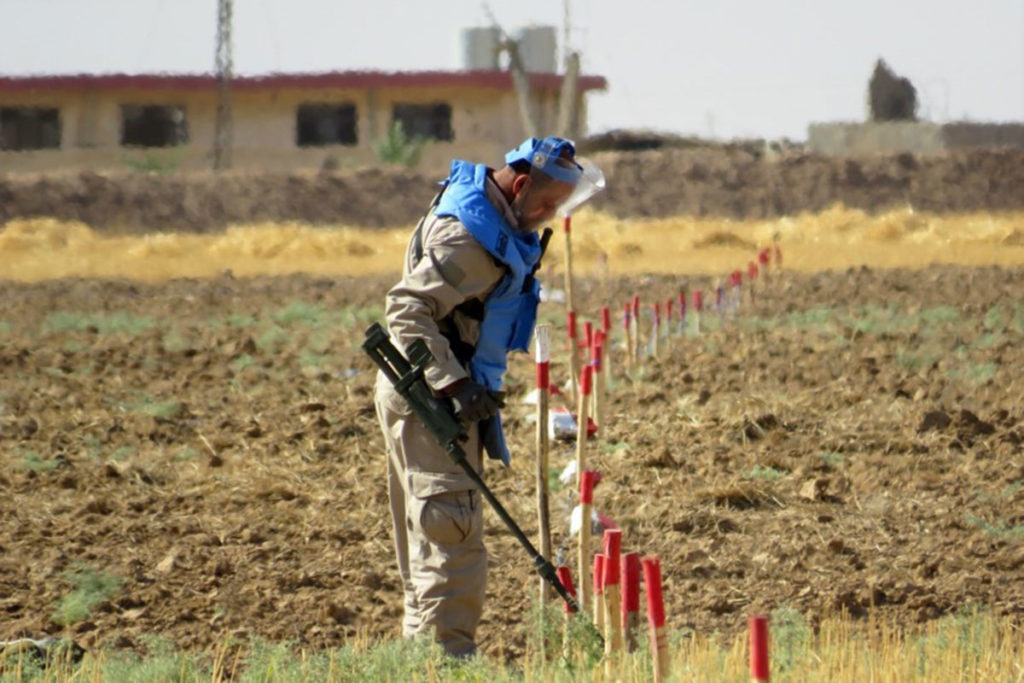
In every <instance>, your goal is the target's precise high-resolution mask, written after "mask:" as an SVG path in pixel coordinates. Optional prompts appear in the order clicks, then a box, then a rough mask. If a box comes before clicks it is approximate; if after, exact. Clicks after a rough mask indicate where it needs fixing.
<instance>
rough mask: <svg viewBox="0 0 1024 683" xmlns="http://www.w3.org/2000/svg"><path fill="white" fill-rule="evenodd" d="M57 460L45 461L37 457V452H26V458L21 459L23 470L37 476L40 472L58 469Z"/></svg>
mask: <svg viewBox="0 0 1024 683" xmlns="http://www.w3.org/2000/svg"><path fill="white" fill-rule="evenodd" d="M57 465H58V463H57V461H56V460H45V459H43V458H40V457H39V456H38V455H36V452H35V451H25V454H24V456H22V458H21V468H22V469H23V470H28V471H30V472H35V473H36V474H38V473H40V472H49V471H51V470H54V469H57Z"/></svg>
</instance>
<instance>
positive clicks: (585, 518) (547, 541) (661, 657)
mask: <svg viewBox="0 0 1024 683" xmlns="http://www.w3.org/2000/svg"><path fill="white" fill-rule="evenodd" d="M773 257H774V258H773ZM772 261H774V263H772ZM781 265H782V252H781V249H780V248H779V246H778V245H777V244H775V245H774V247H773V248H772V249H768V248H766V249H762V250H761V251H760V252H759V253H758V257H757V262H754V261H751V262H750V263H749V264H748V267H747V280H748V282H749V286H748V287H747V290H748V291H749V292H750V300H751V303H753V296H754V282H755V280H756V279H757V278H758V275H760V274H764V275H765V276H768V274H769V267H770V266H774V268H773V270H775V271H778V270H780V269H781ZM730 282H731V289H730V291H729V292H726V291H725V288H724V286H722V285H721V284H717V285H716V287H715V295H714V296H715V301H714V304H713V306H714V310H716V311H717V312H718V313H719V314H720V315H723V316H724V315H726V314H727V313H730V312H733V313H734V312H735V311H736V309H737V308H738V307H739V305H740V301H741V298H742V286H743V273H742V271H739V270H736V271H733V273H732V274H731V278H730ZM677 301H678V304H679V334H684V333H685V332H686V329H687V327H686V325H687V297H686V294H685V292H680V294H679V296H678V299H677ZM567 304H568V305H569V306H570V309H569V310H568V312H567V322H568V337H569V344H570V367H571V369H572V377H573V379H572V380H570V382H571V384H572V389H573V395H574V396H573V398H574V400H575V401H576V402H577V404H578V411H577V416H576V430H577V431H576V458H575V462H574V463H571V464H570V467H568V468H567V470H566V473H568V474H570V479H571V476H572V475H575V474H576V473H581V474H580V477H579V481H580V488H579V507H578V508H577V510H576V511H574V514H573V515H572V517H573V518H575V517H576V514H575V513H576V512H579V518H578V519H579V524H578V533H579V546H578V550H579V557H578V568H579V571H580V572H581V574H582V573H583V572H584V571H586V570H587V569H588V568H590V567H591V557H590V544H591V539H590V537H591V524H590V521H591V519H592V516H595V515H594V512H595V511H594V510H593V489H594V485H595V483H596V482H597V481H600V478H601V475H600V473H598V472H596V471H594V470H589V469H587V468H586V467H585V464H586V442H587V439H588V437H589V436H591V435H593V434H594V433H596V430H597V428H598V427H603V426H604V424H605V422H604V421H605V415H604V414H603V403H604V391H605V389H606V387H607V384H608V381H607V380H608V378H609V375H610V367H609V364H608V363H607V362H605V355H604V349H605V345H606V343H607V340H608V339H609V336H610V333H611V311H610V309H609V307H607V306H605V307H603V308H602V310H601V328H600V329H597V330H594V329H593V325H592V324H591V323H589V322H586V323H584V338H583V340H582V342H583V343H582V344H581V343H580V341H581V340H580V339H579V335H578V328H577V319H576V314H575V311H573V310H572V309H571V298H570V299H569V300H568V301H567ZM704 309H705V301H704V296H703V291H702V290H699V289H697V290H694V291H693V311H694V315H695V327H694V329H695V331H696V333H699V332H700V316H701V315H702V313H703V312H704ZM665 312H666V322H667V325H666V328H665V329H666V331H665V332H664V333H663V330H662V325H661V306H660V304H657V303H656V304H654V305H653V306H652V313H653V327H652V331H651V335H650V338H649V342H648V345H647V351H648V353H649V354H650V355H653V356H657V354H658V340H659V338H660V337H662V336H663V334H664V335H666V336H668V335H671V329H672V314H673V300H672V299H668V300H667V301H666V302H665ZM639 314H640V299H639V296H634V297H633V299H632V301H631V302H629V303H627V304H626V305H625V306H624V307H623V342H624V343H623V347H624V349H625V350H626V351H627V353H626V365H627V367H632V366H635V365H638V364H639V363H640V361H641V355H640V340H639V331H638V327H639V324H637V325H633V324H632V323H633V321H639ZM549 335H550V332H549V329H548V327H547V326H539V327H538V329H537V339H536V342H537V345H536V359H537V389H538V396H539V398H540V400H539V401H538V421H537V451H538V452H537V457H538V460H537V466H538V467H537V483H538V511H539V514H540V518H541V519H540V522H541V523H540V528H541V546H542V549H543V550H542V552H544V553H545V554H546V555H548V556H549V554H550V551H551V538H550V526H549V518H548V510H547V472H548V467H547V464H548V457H547V455H548V453H547V452H548V436H549V435H548V415H547V412H548V401H547V397H548V394H549V393H554V392H556V391H557V390H556V389H555V388H554V387H552V386H551V384H550V340H549ZM580 348H582V349H584V350H589V351H590V360H589V362H588V363H586V364H585V365H583V367H580V365H579V359H578V351H579V349H580ZM577 378H578V386H577V382H576V381H575V380H576V379H577ZM591 415H593V418H594V419H593V420H591ZM595 423H596V424H595ZM572 465H575V467H572ZM566 473H563V478H565V477H564V474H566ZM596 516H597V517H598V519H599V520H600V522H601V526H602V527H604V529H603V531H604V537H603V541H604V552H603V553H600V554H597V555H594V556H593V564H592V568H593V575H592V577H593V581H592V584H591V583H588V582H587V581H581V582H580V592H581V595H580V596H579V601H580V604H581V605H582V606H583V608H584V609H589V608H590V606H592V609H593V614H594V622H595V625H597V627H598V628H599V629H601V630H602V631H603V635H604V642H605V653H606V664H605V666H606V667H607V668H606V671H607V673H608V674H609V675H610V676H611V675H613V673H612V672H613V671H614V655H615V653H617V652H620V651H622V650H623V649H625V650H627V651H630V652H632V651H633V650H635V648H636V633H635V631H636V629H637V627H638V625H639V576H640V569H641V567H642V568H643V574H644V583H645V586H646V595H647V607H648V620H649V626H650V641H651V652H652V658H653V662H654V674H655V680H656V681H661V680H664V679H665V677H667V675H668V670H669V662H670V656H669V650H668V644H667V639H666V633H665V612H664V604H663V600H662V592H661V565H660V560H659V558H658V557H657V556H652V557H648V558H645V559H643V560H642V561H641V560H640V556H639V555H638V554H637V553H628V554H626V555H625V556H622V555H621V545H622V532H621V530H620V529H618V528H616V525H615V523H614V521H612V520H610V519H608V518H605V517H603V516H601V515H599V514H598V515H596ZM572 526H573V527H576V526H577V525H576V524H573V525H572ZM575 530H576V529H573V531H575ZM570 533H571V535H573V534H572V532H570ZM558 575H559V579H560V581H561V582H562V583H563V585H565V586H566V588H568V589H569V590H570V592H572V593H573V595H575V594H576V593H575V590H574V589H573V584H572V576H571V573H570V570H569V568H568V567H566V566H559V567H558ZM591 586H592V587H593V590H591ZM546 599H547V587H546V586H544V585H543V584H542V586H541V600H542V604H543V603H544V602H546ZM620 604H621V608H619V607H620ZM750 629H751V631H750V633H751V641H750V643H751V677H752V679H753V680H755V681H767V680H768V651H767V619H766V618H765V617H763V616H760V615H757V616H753V617H751V619H750Z"/></svg>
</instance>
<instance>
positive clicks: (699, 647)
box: [0, 609, 1024, 683]
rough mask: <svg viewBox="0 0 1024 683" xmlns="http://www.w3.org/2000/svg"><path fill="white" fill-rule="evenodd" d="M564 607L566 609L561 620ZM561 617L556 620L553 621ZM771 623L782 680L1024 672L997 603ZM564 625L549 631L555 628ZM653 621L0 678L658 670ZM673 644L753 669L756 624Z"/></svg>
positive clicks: (785, 613)
mask: <svg viewBox="0 0 1024 683" xmlns="http://www.w3.org/2000/svg"><path fill="white" fill-rule="evenodd" d="M560 621H561V619H560V618H558V619H556V622H560ZM552 626H555V624H552ZM770 630H771V634H770V656H771V674H772V680H774V681H801V682H811V681H821V682H823V683H824V682H829V683H833V682H834V683H845V682H847V681H894V682H895V681H901V682H902V681H929V683H946V682H950V683H952V682H954V681H956V682H958V683H959V682H965V681H966V682H971V683H982V682H986V683H987V682H988V681H1007V682H1010V681H1021V680H1024V659H1022V657H1024V653H1022V651H1021V643H1022V642H1024V638H1022V634H1021V632H1020V628H1019V626H1015V625H1014V624H1013V623H1012V621H1011V620H1009V619H998V618H995V617H993V616H991V615H989V614H987V613H970V614H967V613H965V614H964V615H960V616H954V617H947V618H946V619H942V620H939V621H934V622H931V623H930V624H928V625H927V626H926V627H924V628H923V629H921V630H920V631H918V632H916V633H913V634H910V635H908V634H907V633H906V632H905V630H904V629H902V628H899V627H896V626H895V625H894V624H891V623H889V622H877V623H876V622H875V621H874V620H873V619H871V618H869V619H868V620H867V621H866V622H865V621H860V622H855V621H852V620H850V619H848V618H846V617H842V616H841V617H834V618H829V619H825V620H823V621H822V622H821V624H820V625H819V626H818V628H812V627H811V625H810V624H808V622H807V621H805V620H804V619H803V617H802V616H801V615H800V614H799V613H796V612H794V611H792V610H785V609H783V610H778V611H777V612H776V613H774V614H773V617H772V625H771V629H770ZM559 632H560V628H557V627H556V628H555V629H554V630H553V631H551V632H550V634H551V635H552V636H554V637H555V638H556V639H557V638H558V636H557V634H558V633H559ZM646 635H647V631H646V629H645V628H644V629H643V630H642V632H641V633H639V634H638V641H639V646H640V647H639V649H638V650H637V652H635V653H632V654H625V653H623V654H620V655H618V660H617V661H616V662H614V663H613V665H612V670H611V671H610V672H609V671H607V670H606V669H605V664H604V662H602V661H601V659H600V656H599V655H598V653H597V652H596V651H595V650H594V649H593V643H590V644H588V643H587V642H585V641H584V640H580V641H576V640H573V641H571V646H570V649H569V650H568V652H567V653H566V654H562V653H563V650H562V648H561V647H560V646H559V645H558V644H557V643H556V642H552V643H550V644H549V650H548V651H549V652H555V653H559V654H558V655H556V656H555V657H554V658H553V659H551V660H550V661H544V660H543V659H541V658H539V657H537V656H536V653H535V652H532V651H531V652H529V653H528V654H527V657H526V658H525V659H524V661H523V663H522V664H521V665H520V666H516V667H511V666H508V665H503V664H501V663H500V662H497V661H494V660H488V659H477V660H472V661H470V662H467V663H464V664H458V663H454V662H451V661H446V660H445V659H444V658H443V657H442V656H441V654H440V651H439V649H438V648H437V647H434V646H431V645H429V644H427V643H422V642H421V643H416V642H403V641H389V642H385V643H381V642H374V641H373V640H372V639H369V638H367V637H365V636H359V637H356V638H355V639H353V641H352V642H351V643H350V644H348V645H346V646H345V647H344V648H341V649H338V650H333V651H329V652H308V651H297V650H295V649H293V648H290V647H288V646H287V645H284V644H269V643H264V642H260V641H253V642H251V643H249V645H248V646H247V647H243V648H239V647H238V645H237V644H234V645H231V644H228V643H224V644H222V645H220V646H218V647H217V648H216V650H215V651H214V652H212V653H206V654H202V653H200V654H186V653H182V652H176V651H174V650H173V649H169V648H168V647H167V646H166V644H164V645H160V643H159V642H156V641H154V643H152V644H151V646H150V647H149V648H148V649H149V650H150V654H149V656H147V657H145V658H141V659H139V658H136V657H134V656H133V655H130V654H125V653H118V652H113V651H109V652H107V651H100V652H95V653H89V654H87V655H86V657H85V659H84V660H83V661H82V662H81V664H79V665H77V666H76V665H71V664H70V663H68V662H67V661H66V660H65V661H61V660H60V659H58V660H56V661H52V662H50V663H49V664H46V665H42V666H41V665H40V664H41V662H39V661H38V660H36V661H32V660H29V659H27V658H26V656H25V653H23V652H18V653H11V654H10V655H9V656H8V657H4V658H0V680H4V681H6V680H17V681H22V680H24V681H54V682H56V683H67V682H70V681H103V680H163V681H221V680H242V681H270V680H274V681H347V680H414V681H424V682H427V681H430V682H433V681H443V680H461V681H487V682H488V683H499V682H503V681H577V680H587V681H613V680H614V681H624V682H629V683H633V682H637V683H639V682H641V681H649V680H651V679H652V673H651V664H650V654H649V650H648V645H647V641H646ZM669 642H670V647H671V650H672V652H671V680H676V681H746V680H749V679H748V676H749V673H748V672H749V669H748V664H747V662H748V651H747V642H746V637H745V635H739V636H737V637H735V638H732V639H728V638H722V637H721V636H719V635H718V634H711V635H704V634H683V633H675V634H672V635H671V636H670V639H669Z"/></svg>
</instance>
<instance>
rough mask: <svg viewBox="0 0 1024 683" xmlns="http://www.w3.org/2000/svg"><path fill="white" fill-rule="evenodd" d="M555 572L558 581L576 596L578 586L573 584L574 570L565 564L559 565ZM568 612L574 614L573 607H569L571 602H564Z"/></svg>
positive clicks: (570, 593)
mask: <svg viewBox="0 0 1024 683" xmlns="http://www.w3.org/2000/svg"><path fill="white" fill-rule="evenodd" d="M555 574H557V575H558V581H559V582H560V583H561V584H562V585H563V586H565V590H566V591H567V592H568V593H569V595H571V596H572V597H574V598H575V597H576V588H575V586H573V585H572V571H571V570H570V569H569V568H568V567H565V566H559V567H557V568H555ZM563 605H564V608H565V613H566V614H572V613H573V611H572V607H569V603H567V602H566V603H563Z"/></svg>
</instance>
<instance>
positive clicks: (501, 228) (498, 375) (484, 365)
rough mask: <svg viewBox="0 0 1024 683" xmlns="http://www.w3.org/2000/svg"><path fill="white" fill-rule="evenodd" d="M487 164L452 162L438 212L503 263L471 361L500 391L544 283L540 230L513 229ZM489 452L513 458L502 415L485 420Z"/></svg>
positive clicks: (523, 347) (523, 346)
mask: <svg viewBox="0 0 1024 683" xmlns="http://www.w3.org/2000/svg"><path fill="white" fill-rule="evenodd" d="M486 183H487V167H486V166H482V165H474V164H471V163H469V162H467V161H458V160H456V161H453V162H452V167H451V173H450V175H449V176H448V180H447V181H446V187H445V189H444V193H443V194H442V195H441V199H440V201H439V203H438V204H437V207H436V208H435V209H434V215H436V216H452V217H454V218H456V219H458V221H459V222H460V223H462V225H463V226H465V228H466V229H467V230H468V231H469V233H470V234H471V235H473V237H475V238H476V240H477V241H478V242H480V244H481V245H482V246H483V247H484V248H485V249H486V250H487V251H488V252H489V253H490V254H491V256H493V257H494V258H495V259H497V260H498V261H499V262H500V263H501V264H502V265H504V266H505V276H504V277H503V278H502V279H501V282H499V283H498V285H497V286H496V287H495V288H494V290H493V291H492V292H491V293H490V294H489V295H488V297H487V300H486V301H485V302H484V317H483V320H482V321H481V323H480V339H479V341H478V342H477V344H476V347H475V349H474V352H473V357H472V359H471V360H470V371H471V373H472V375H473V379H474V380H475V381H477V382H479V383H480V384H482V385H483V386H485V387H486V388H487V389H488V390H490V391H500V390H501V387H502V382H503V380H504V377H505V370H506V368H507V367H508V353H509V352H510V351H529V349H530V338H531V337H532V336H533V326H534V324H535V323H536V321H537V304H538V303H540V283H539V282H537V281H536V279H534V277H533V273H534V270H535V269H536V266H537V264H538V263H539V262H540V258H541V255H542V249H541V246H540V239H539V238H538V237H537V234H536V233H535V232H533V231H532V230H531V231H521V230H515V229H513V228H512V227H511V226H510V225H509V224H508V223H507V222H506V221H505V218H504V216H502V214H501V213H500V212H499V211H498V209H496V208H495V206H494V204H492V203H491V200H490V199H488V198H487V190H486ZM480 437H481V440H482V441H483V443H484V446H485V447H486V449H487V453H488V455H490V456H491V457H492V458H496V459H499V460H501V461H502V462H504V463H505V464H506V465H507V464H508V462H509V451H508V446H507V445H506V443H505V437H504V434H503V433H502V429H501V416H500V415H495V416H494V417H493V418H491V419H490V420H485V421H483V422H481V423H480Z"/></svg>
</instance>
